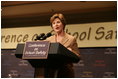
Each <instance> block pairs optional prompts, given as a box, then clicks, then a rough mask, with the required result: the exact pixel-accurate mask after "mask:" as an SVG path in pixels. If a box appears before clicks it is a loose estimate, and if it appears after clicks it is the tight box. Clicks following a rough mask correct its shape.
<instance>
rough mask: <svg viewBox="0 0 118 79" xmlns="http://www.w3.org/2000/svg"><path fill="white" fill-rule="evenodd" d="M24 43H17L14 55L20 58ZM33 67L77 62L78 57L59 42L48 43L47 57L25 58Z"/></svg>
mask: <svg viewBox="0 0 118 79" xmlns="http://www.w3.org/2000/svg"><path fill="white" fill-rule="evenodd" d="M24 47H25V44H18V45H17V48H16V53H15V56H16V57H17V58H22V56H23V51H24ZM26 60H28V61H29V63H30V64H31V65H32V67H34V68H40V67H44V68H45V67H51V66H53V65H55V66H59V65H60V64H63V63H69V62H72V63H77V62H79V60H80V58H79V57H78V56H77V55H75V54H74V53H73V52H71V51H69V50H68V49H67V48H65V47H64V46H63V45H61V44H60V43H50V46H49V50H48V57H47V59H40V57H39V59H38V58H37V59H26Z"/></svg>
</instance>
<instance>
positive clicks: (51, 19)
mask: <svg viewBox="0 0 118 79" xmlns="http://www.w3.org/2000/svg"><path fill="white" fill-rule="evenodd" d="M56 18H59V19H60V20H61V22H62V24H63V25H64V29H65V26H66V20H65V17H64V15H63V14H61V13H56V14H54V15H53V16H52V17H51V18H50V24H51V26H52V22H53V21H54V20H55V19H56Z"/></svg>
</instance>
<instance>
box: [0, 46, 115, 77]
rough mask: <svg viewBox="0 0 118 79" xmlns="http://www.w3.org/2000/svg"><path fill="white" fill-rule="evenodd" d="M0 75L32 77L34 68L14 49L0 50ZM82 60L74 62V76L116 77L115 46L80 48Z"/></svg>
mask: <svg viewBox="0 0 118 79" xmlns="http://www.w3.org/2000/svg"><path fill="white" fill-rule="evenodd" d="M1 52H2V54H1V77H2V78H8V77H15V78H33V77H34V75H33V74H34V68H33V67H32V66H31V65H30V64H29V62H27V61H26V60H22V59H18V58H16V57H15V55H14V54H15V52H16V50H15V49H14V50H13V49H9V50H6V49H5V50H1ZM80 52H81V56H82V60H80V62H79V63H75V64H74V70H75V77H76V78H116V77H117V48H116V47H103V48H80Z"/></svg>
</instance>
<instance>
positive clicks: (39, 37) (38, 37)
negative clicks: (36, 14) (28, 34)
mask: <svg viewBox="0 0 118 79" xmlns="http://www.w3.org/2000/svg"><path fill="white" fill-rule="evenodd" d="M43 36H45V33H41V34H40V35H39V36H37V37H36V39H35V40H41V38H42V37H43Z"/></svg>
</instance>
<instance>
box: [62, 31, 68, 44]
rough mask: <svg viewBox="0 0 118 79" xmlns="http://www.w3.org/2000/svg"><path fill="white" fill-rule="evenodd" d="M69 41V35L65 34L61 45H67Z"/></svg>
mask: <svg viewBox="0 0 118 79" xmlns="http://www.w3.org/2000/svg"><path fill="white" fill-rule="evenodd" d="M68 40H69V38H68V36H67V34H66V33H65V36H64V37H63V39H62V41H61V44H62V45H65V44H66V43H67V42H68Z"/></svg>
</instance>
